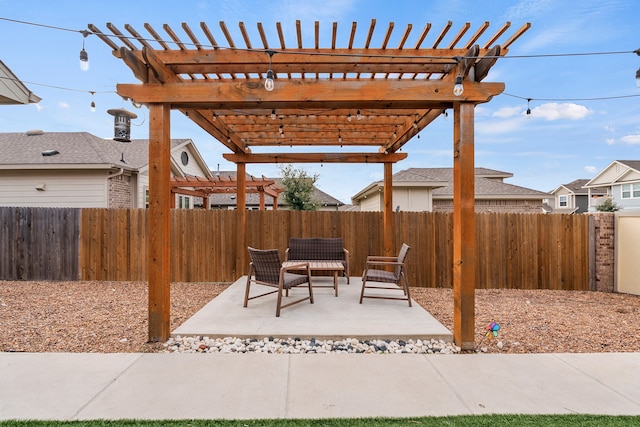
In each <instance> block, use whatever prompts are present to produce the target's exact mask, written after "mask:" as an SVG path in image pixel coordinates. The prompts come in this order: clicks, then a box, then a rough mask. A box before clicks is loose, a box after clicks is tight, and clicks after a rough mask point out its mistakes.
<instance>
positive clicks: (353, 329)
mask: <svg viewBox="0 0 640 427" xmlns="http://www.w3.org/2000/svg"><path fill="white" fill-rule="evenodd" d="M332 280H333V279H332V278H331V277H314V278H313V283H314V285H330V284H331V282H332ZM339 282H340V284H339V296H337V297H336V296H334V292H333V289H332V288H330V287H327V288H320V287H317V288H314V303H313V304H310V303H309V302H308V301H305V302H301V303H299V304H296V305H293V306H291V307H287V308H284V309H283V310H282V312H281V314H280V317H275V309H276V295H275V294H273V295H269V296H266V297H262V298H258V299H255V300H251V301H249V306H248V307H247V308H244V307H242V302H243V299H244V291H245V283H246V276H245V277H242V278H240V279H238V280H237V281H236V282H235V283H233V284H232V285H230V286H229V288H228V289H227V290H225V291H224V292H222V293H221V294H220V295H219V296H218V297H216V298H215V299H213V300H212V301H211V302H209V303H208V304H207V305H205V306H204V307H203V308H202V309H201V310H200V311H198V312H197V313H196V314H195V315H193V316H192V317H191V318H190V319H188V320H187V321H186V322H184V323H183V324H182V325H180V326H179V327H178V328H176V329H175V330H174V331H173V332H172V334H171V336H174V337H175V336H178V335H180V336H208V337H215V338H223V337H238V338H253V337H256V338H261V337H268V336H272V337H276V338H294V337H299V338H302V339H305V338H316V339H344V338H357V339H361V340H362V339H423V340H424V339H437V340H444V341H445V342H451V341H452V340H453V335H452V333H451V331H449V330H448V329H447V328H446V327H445V326H444V325H442V324H441V323H440V322H438V320H436V319H435V318H434V317H433V316H432V315H431V314H429V312H428V311H426V310H424V309H423V308H422V307H420V305H418V304H417V303H414V304H413V307H409V306H408V304H407V302H406V301H397V300H381V299H365V300H364V302H363V303H362V304H359V299H360V289H361V287H362V282H361V279H360V278H357V277H352V278H351V284H349V285H347V284H346V279H344V278H341V279H339ZM254 288H255V292H256V293H259V291H262V292H264V291H265V290H269V289H270V288H266V287H263V286H252V288H251V289H252V295H254ZM306 292H307V290H306V288H300V289H293V290H292V291H290V295H291V296H290V298H299V297H300V296H302V295H303V294H304V293H306ZM377 292H384V291H377ZM391 292H394V291H391ZM368 294H373V292H369V291H368ZM398 294H400V292H398ZM387 295H389V291H387ZM392 295H393V294H392Z"/></svg>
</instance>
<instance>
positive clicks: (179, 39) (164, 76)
mask: <svg viewBox="0 0 640 427" xmlns="http://www.w3.org/2000/svg"><path fill="white" fill-rule="evenodd" d="M106 26H107V28H108V30H109V31H110V33H105V32H103V31H101V30H100V29H99V28H98V27H97V26H95V25H93V24H91V25H90V26H89V29H90V30H91V31H92V32H93V34H94V35H96V36H97V37H99V38H100V39H101V40H103V41H104V42H105V43H106V44H107V45H109V46H110V47H111V48H112V49H113V54H114V55H115V56H116V57H117V58H120V59H121V60H123V61H124V63H125V64H126V65H127V66H128V67H129V68H130V69H131V71H132V72H133V74H134V76H135V77H136V78H137V79H138V80H140V82H141V83H140V84H119V85H118V86H117V92H118V94H119V95H121V96H123V97H125V98H129V99H130V100H131V101H133V102H135V103H138V104H144V105H146V106H147V107H148V108H149V117H150V121H149V141H150V144H149V166H150V168H149V188H150V194H149V218H150V223H149V340H150V341H159V340H166V339H167V338H168V337H169V334H170V330H169V316H170V313H169V307H170V296H169V278H170V275H169V270H170V263H171V259H170V253H169V241H170V237H169V231H170V222H169V218H170V217H169V212H170V207H171V203H170V195H171V184H170V173H169V169H170V162H169V159H170V145H169V141H170V111H171V110H180V111H181V112H182V113H184V114H185V115H186V116H188V117H189V119H191V120H192V121H193V122H194V123H196V124H197V125H198V126H200V127H201V128H202V129H204V130H205V131H206V132H208V133H209V134H210V135H211V136H212V137H213V138H215V139H217V140H218V141H220V142H221V143H222V144H224V145H225V146H226V147H227V148H228V149H229V151H230V153H228V154H225V155H224V157H225V158H226V159H227V160H229V161H232V162H234V163H235V164H236V165H237V176H238V183H237V186H238V194H237V206H238V211H237V214H238V216H239V217H238V230H237V247H236V260H235V262H236V271H243V269H244V268H245V264H246V261H245V258H246V253H245V252H246V244H245V224H246V212H245V209H244V206H245V204H246V193H245V182H244V179H245V178H244V177H245V168H246V164H248V163H381V164H382V165H383V168H384V196H383V197H384V214H383V217H384V232H383V235H384V238H383V240H384V252H385V253H386V254H393V252H394V248H393V247H392V245H393V235H392V233H393V210H392V206H393V203H392V200H391V197H392V166H393V164H394V163H396V162H398V161H400V160H402V159H405V158H406V157H407V153H404V152H401V149H402V147H403V146H404V144H406V143H407V142H408V141H409V140H411V139H412V138H413V137H414V136H416V135H418V133H419V132H420V131H421V130H422V129H424V128H425V127H426V126H428V125H429V124H430V123H431V122H433V121H434V120H435V119H437V118H438V117H439V116H440V115H441V114H443V113H444V112H445V111H446V110H448V109H452V110H453V114H454V119H453V153H454V154H453V168H454V219H453V221H454V234H453V239H454V258H453V259H454V265H453V266H452V268H453V278H454V279H453V286H454V299H455V301H454V331H453V334H454V340H455V342H456V344H458V345H459V346H461V347H462V348H463V349H472V348H473V347H474V320H475V319H474V318H475V313H474V303H475V301H474V297H475V269H476V257H475V253H476V246H475V212H474V211H475V210H474V108H475V106H476V105H477V104H480V103H484V102H488V101H489V100H491V98H492V97H494V96H496V95H498V94H500V93H502V92H503V90H504V83H485V82H482V80H483V79H484V78H485V77H486V76H487V74H488V73H489V70H490V69H491V67H492V66H493V65H494V64H495V63H496V61H497V60H498V59H499V58H500V57H502V56H504V55H506V54H507V52H508V48H509V47H510V46H511V44H512V43H513V42H514V41H516V40H517V39H518V38H519V37H520V36H521V35H522V34H523V33H524V32H525V31H527V30H528V29H529V27H530V24H525V25H523V26H522V27H520V28H518V29H516V30H515V31H514V32H512V34H511V35H510V36H507V33H508V30H509V28H510V23H506V24H504V25H502V26H500V27H498V28H497V30H495V31H491V32H489V33H487V31H488V29H489V26H490V24H489V22H484V23H483V24H482V25H480V26H479V27H478V28H477V29H475V30H471V24H469V23H465V24H464V25H463V26H462V27H460V28H459V29H458V30H457V32H454V33H451V34H450V31H451V30H452V27H453V24H452V22H451V21H449V22H448V23H447V24H446V25H445V26H444V27H443V28H442V29H440V30H439V31H435V30H434V32H432V26H431V24H429V23H428V24H426V25H425V26H424V27H422V30H420V31H419V32H417V33H414V32H413V26H412V25H411V24H409V25H407V26H406V27H405V28H404V30H402V33H401V35H400V36H399V42H398V43H397V45H396V46H389V44H390V40H391V38H392V35H393V30H394V23H393V22H391V23H389V24H388V25H387V27H386V30H385V31H384V36H383V37H382V42H381V44H380V45H378V46H373V39H374V34H375V29H376V21H375V20H372V21H371V22H370V24H369V26H368V28H366V29H365V31H366V36H365V38H364V44H363V45H356V36H357V35H358V25H357V23H356V22H353V23H352V24H351V26H350V27H347V28H345V29H344V30H343V31H342V34H344V35H346V34H348V37H344V36H343V37H342V38H340V39H339V38H338V33H339V28H338V23H336V22H334V23H333V24H332V25H331V27H330V34H331V36H330V37H327V36H323V39H329V45H328V46H323V45H322V44H321V42H320V40H321V31H320V23H319V22H314V24H313V27H312V29H310V30H311V31H310V32H309V33H305V32H303V28H302V23H301V22H300V21H296V22H295V29H293V28H291V29H288V28H287V29H285V27H283V25H282V24H281V23H280V22H278V23H276V25H275V31H274V32H273V33H269V34H273V35H274V36H272V38H273V37H275V35H277V40H276V41H273V40H271V41H270V40H269V37H268V32H267V31H266V30H265V28H264V27H263V25H262V23H258V24H257V29H256V34H257V35H258V37H259V40H257V41H256V40H252V38H251V37H250V31H249V29H248V28H247V27H246V26H245V24H244V23H243V22H240V23H239V32H240V34H241V36H242V43H243V45H242V46H240V45H238V44H236V41H235V40H234V39H233V37H232V35H231V32H230V31H229V28H228V27H227V25H226V24H225V23H224V22H220V23H219V27H220V32H221V34H222V36H223V37H224V39H225V40H226V43H224V44H219V43H218V41H217V40H216V38H215V37H214V33H213V31H212V30H211V29H210V27H209V26H208V25H207V24H206V23H205V22H202V23H200V26H199V27H200V29H199V31H198V33H196V31H194V29H192V28H191V27H190V26H189V25H188V24H186V23H183V24H182V26H181V28H182V32H183V33H184V35H183V36H180V35H178V33H177V32H176V31H175V30H174V29H173V28H171V27H170V26H169V25H167V24H165V25H163V26H162V30H163V31H164V33H165V34H166V35H160V33H159V32H157V31H156V30H155V29H154V28H153V27H152V26H151V25H149V24H144V29H145V30H146V32H147V33H148V35H142V34H141V33H140V32H138V31H137V30H136V29H134V28H133V27H132V26H131V25H129V24H126V25H125V27H124V31H126V33H125V32H123V31H121V30H120V29H119V28H117V27H116V26H115V25H113V24H111V23H107V24H106ZM127 33H128V34H127ZM414 34H415V37H414ZM185 36H186V37H185ZM285 36H289V37H291V36H293V37H294V40H293V41H292V40H286V37H285ZM427 39H430V40H431V41H430V42H428V43H427V42H426V40H427ZM503 39H504V41H502V42H500V41H501V40H503ZM303 40H308V41H305V43H303ZM342 40H345V41H346V43H344V42H343V41H342ZM410 40H411V41H410ZM445 40H447V41H445ZM480 40H483V41H482V42H480ZM341 43H343V44H344V45H342V46H340V44H341ZM305 44H308V45H307V46H305ZM427 44H428V45H427ZM425 45H427V46H425ZM269 77H273V89H272V90H267V89H268V86H269V85H265V80H266V79H268V78H269ZM457 83H462V85H463V89H464V91H463V92H462V93H459V91H457V92H456V94H454V88H455V86H456V84H457ZM424 143H425V144H426V143H427V141H425V142H424ZM254 150H255V152H254Z"/></svg>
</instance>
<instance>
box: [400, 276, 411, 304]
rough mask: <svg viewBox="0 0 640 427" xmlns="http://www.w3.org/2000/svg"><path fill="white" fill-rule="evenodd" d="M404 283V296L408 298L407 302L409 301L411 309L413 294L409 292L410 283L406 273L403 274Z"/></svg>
mask: <svg viewBox="0 0 640 427" xmlns="http://www.w3.org/2000/svg"><path fill="white" fill-rule="evenodd" d="M402 283H403V287H404V294H405V295H406V296H407V300H408V301H409V307H411V292H410V291H409V281H408V280H407V276H405V274H404V272H403V273H402Z"/></svg>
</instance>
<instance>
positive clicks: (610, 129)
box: [604, 125, 616, 132]
mask: <svg viewBox="0 0 640 427" xmlns="http://www.w3.org/2000/svg"><path fill="white" fill-rule="evenodd" d="M604 130H606V131H607V132H615V131H616V128H615V127H614V126H613V125H604Z"/></svg>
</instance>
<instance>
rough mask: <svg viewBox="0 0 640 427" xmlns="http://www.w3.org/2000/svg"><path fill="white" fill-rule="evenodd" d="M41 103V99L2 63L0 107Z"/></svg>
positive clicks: (0, 62)
mask: <svg viewBox="0 0 640 427" xmlns="http://www.w3.org/2000/svg"><path fill="white" fill-rule="evenodd" d="M38 102H40V97H38V96H37V95H35V94H34V93H33V92H31V91H30V90H29V89H27V87H26V86H25V85H24V84H23V83H22V82H21V81H20V80H19V79H18V77H16V75H15V74H13V72H11V70H10V69H9V67H7V66H6V65H5V64H4V62H2V61H0V105H15V104H29V103H35V104H37V103H38Z"/></svg>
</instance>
